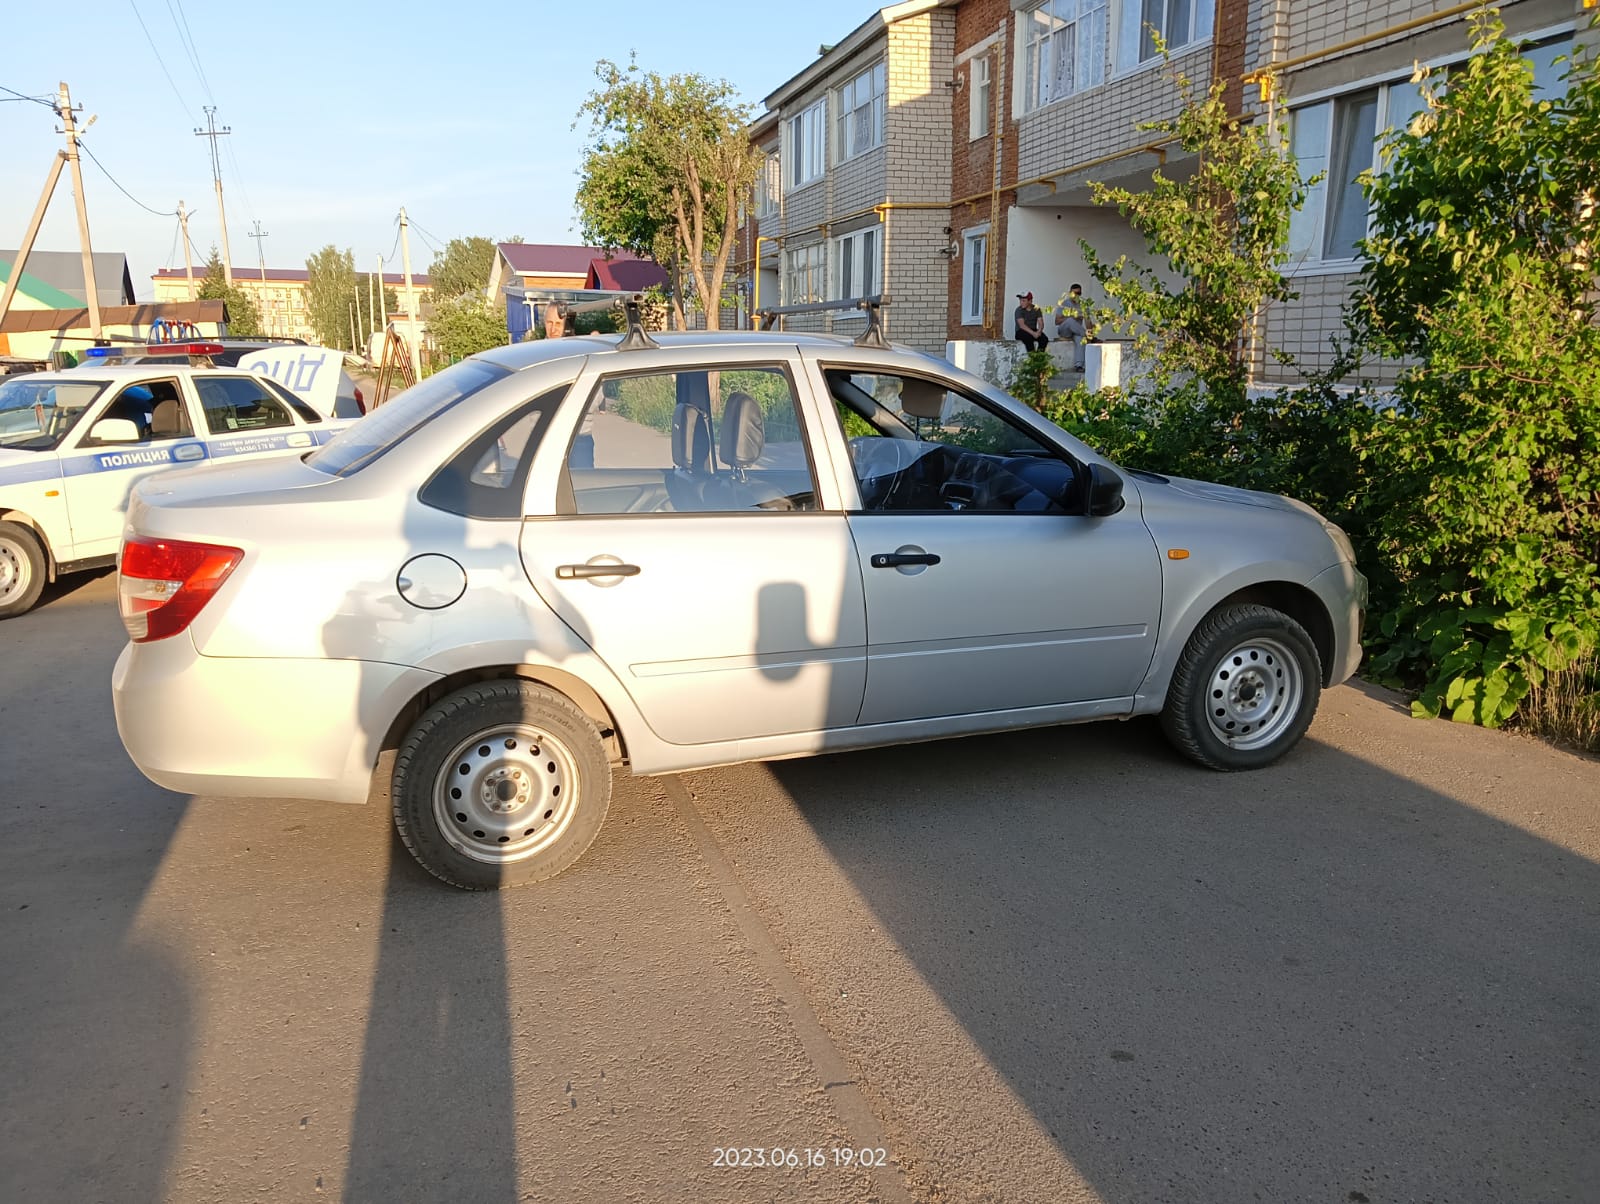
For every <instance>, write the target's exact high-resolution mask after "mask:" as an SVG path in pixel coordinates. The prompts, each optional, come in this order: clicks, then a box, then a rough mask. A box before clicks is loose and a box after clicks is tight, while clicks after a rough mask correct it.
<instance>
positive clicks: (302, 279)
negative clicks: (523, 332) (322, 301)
mask: <svg viewBox="0 0 1600 1204" xmlns="http://www.w3.org/2000/svg"><path fill="white" fill-rule="evenodd" d="M357 277H358V279H359V278H360V277H361V273H359V272H358V273H357ZM309 278H310V273H309V272H307V271H306V269H305V268H265V269H263V268H245V267H235V268H234V269H233V286H234V287H235V288H237V289H238V290H240V291H241V292H242V293H244V294H245V295H246V296H247V297H249V298H250V299H251V300H252V301H254V302H255V306H256V312H257V313H259V314H260V315H261V323H262V327H263V329H264V331H265V333H266V334H267V335H269V336H270V337H273V338H292V339H304V340H306V342H308V343H315V342H317V341H319V338H318V335H317V332H316V331H315V330H313V329H312V328H311V320H310V317H309V316H308V314H307V312H306V281H307V280H308V279H309ZM150 279H151V280H152V281H154V282H155V292H156V300H157V301H187V300H188V299H189V296H190V293H189V280H188V278H187V277H186V276H185V274H184V270H183V269H182V268H162V269H161V270H159V271H158V272H156V273H155V274H154V275H153V276H151V277H150ZM204 279H205V270H204V269H203V268H202V269H199V270H197V271H196V272H195V275H194V287H195V288H197V289H198V288H199V287H200V284H201V282H202V281H204ZM405 282H406V278H405V276H404V275H403V274H402V273H400V272H385V273H384V274H383V283H384V285H385V286H386V287H388V288H392V289H394V290H395V294H396V296H395V300H396V301H397V302H398V304H399V311H400V313H401V314H404V311H405V308H406V298H405ZM362 283H363V284H365V281H364V280H362ZM411 283H412V286H413V287H414V288H415V289H416V290H417V306H418V309H419V310H420V309H421V307H422V306H423V305H425V304H427V302H428V300H429V299H430V298H431V297H432V295H433V294H432V291H431V290H430V289H429V287H428V277H427V276H425V275H419V274H417V273H413V274H412V276H411ZM350 299H351V301H355V300H356V298H355V297H354V296H352V297H351V298H350ZM380 304H381V302H380ZM361 306H362V311H363V314H364V313H365V310H366V306H367V294H366V291H365V290H364V289H363V290H362V291H361ZM389 316H390V317H391V318H393V317H394V316H395V312H394V311H391V312H390V314H389Z"/></svg>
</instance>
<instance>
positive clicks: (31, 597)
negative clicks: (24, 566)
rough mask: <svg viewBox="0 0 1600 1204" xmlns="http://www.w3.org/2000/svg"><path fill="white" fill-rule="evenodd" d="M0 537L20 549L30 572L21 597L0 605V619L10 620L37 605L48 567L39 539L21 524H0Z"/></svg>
mask: <svg viewBox="0 0 1600 1204" xmlns="http://www.w3.org/2000/svg"><path fill="white" fill-rule="evenodd" d="M0 537H3V538H5V539H8V540H10V541H12V542H14V543H15V544H16V545H17V546H18V547H20V548H21V549H22V554H23V555H24V556H26V557H27V558H28V565H29V570H30V581H29V584H28V588H27V589H26V590H25V591H24V592H23V593H22V594H21V596H19V597H17V598H15V599H13V600H12V601H10V602H8V603H6V604H4V605H0V619H10V618H15V617H16V616H17V615H22V614H27V613H28V611H30V610H32V609H33V608H34V607H35V606H36V605H38V602H39V597H40V595H41V594H43V593H44V585H45V575H46V572H47V570H48V568H49V565H48V563H47V562H46V559H45V554H44V546H43V545H42V544H41V543H40V542H39V537H38V536H37V535H35V534H34V533H33V531H32V530H30V529H29V528H27V527H25V526H23V525H22V524H21V523H13V522H0Z"/></svg>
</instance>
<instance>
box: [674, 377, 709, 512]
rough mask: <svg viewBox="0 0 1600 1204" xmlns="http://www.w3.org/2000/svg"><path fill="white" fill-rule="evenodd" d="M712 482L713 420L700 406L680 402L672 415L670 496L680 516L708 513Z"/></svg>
mask: <svg viewBox="0 0 1600 1204" xmlns="http://www.w3.org/2000/svg"><path fill="white" fill-rule="evenodd" d="M710 478H711V417H710V415H708V414H707V413H706V412H705V411H704V410H702V409H700V408H699V407H698V406H692V405H690V404H689V403H688V402H686V401H680V402H679V403H678V404H677V406H676V408H674V409H673V411H672V469H671V471H669V472H668V473H667V479H666V485H667V496H668V497H669V498H670V499H672V508H673V509H674V510H676V511H678V512H679V513H680V514H694V513H697V512H700V511H703V510H705V509H706V502H705V490H706V484H707V482H708V481H709V480H710Z"/></svg>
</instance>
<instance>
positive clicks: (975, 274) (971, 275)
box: [961, 222, 990, 326]
mask: <svg viewBox="0 0 1600 1204" xmlns="http://www.w3.org/2000/svg"><path fill="white" fill-rule="evenodd" d="M974 246H981V247H982V248H983V250H982V253H981V254H980V253H975V252H974V250H973V247H974ZM989 251H990V248H989V223H988V222H984V223H983V224H982V225H981V226H969V227H967V229H965V230H963V231H962V232H961V324H962V325H963V326H982V325H983V324H984V322H983V320H984V311H985V310H986V309H988V307H989V296H988V288H989V283H988V276H989ZM974 291H976V294H977V296H976V297H974V296H973V294H974ZM974 300H976V301H977V305H976V306H974V305H973V304H972V302H973V301H974Z"/></svg>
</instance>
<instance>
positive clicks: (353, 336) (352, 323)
mask: <svg viewBox="0 0 1600 1204" xmlns="http://www.w3.org/2000/svg"><path fill="white" fill-rule="evenodd" d="M344 307H345V310H346V311H347V312H348V313H349V314H350V350H351V351H354V350H355V349H356V307H355V304H354V303H353V302H350V301H346V302H345V306H344Z"/></svg>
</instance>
